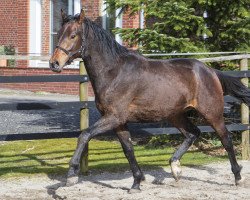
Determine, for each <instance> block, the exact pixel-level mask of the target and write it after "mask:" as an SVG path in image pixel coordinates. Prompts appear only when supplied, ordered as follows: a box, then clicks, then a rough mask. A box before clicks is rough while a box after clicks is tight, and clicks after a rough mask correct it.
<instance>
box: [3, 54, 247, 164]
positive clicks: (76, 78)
mask: <svg viewBox="0 0 250 200" xmlns="http://www.w3.org/2000/svg"><path fill="white" fill-rule="evenodd" d="M164 55H169V54H164ZM175 55H177V54H175ZM187 55H188V54H187ZM249 58H250V54H243V55H231V56H223V57H214V58H202V59H199V60H201V61H203V62H220V61H226V60H240V70H241V71H227V72H225V73H227V74H229V75H232V76H235V77H238V78H242V80H243V82H244V83H245V84H246V85H248V78H249V77H250V71H248V63H247V59H249ZM0 59H17V60H24V59H25V60H34V59H37V60H45V59H48V58H47V57H46V58H44V57H38V56H36V57H34V56H32V57H27V56H2V55H0ZM88 81H89V79H88V76H87V75H86V71H85V69H84V65H83V63H82V62H81V64H80V75H46V76H0V84H1V83H32V82H79V88H80V101H79V102H53V103H46V104H45V103H27V104H26V103H23V102H22V103H16V104H8V103H6V104H5V103H4V104H0V111H2V110H31V109H59V108H62V107H65V106H67V107H69V106H71V107H78V108H79V112H80V121H81V122H80V130H83V129H85V128H87V127H88V117H89V111H88V108H90V107H91V106H95V105H94V102H90V101H87V85H86V83H87V82H88ZM0 87H1V85H0ZM234 101H237V100H236V99H235V98H233V97H229V96H227V97H225V102H234ZM241 116H242V123H240V124H230V125H227V128H228V129H229V130H230V131H242V145H243V150H242V155H243V156H242V157H243V159H244V160H249V159H250V153H249V109H248V107H247V106H245V105H244V104H242V108H241ZM199 128H200V129H201V132H203V133H204V132H214V130H213V129H212V128H211V127H210V126H199ZM143 130H144V131H146V132H148V133H150V134H153V135H159V134H178V133H179V131H178V130H177V129H176V128H174V127H166V128H146V129H143ZM79 133H80V132H79V131H74V130H72V131H70V132H56V133H55V132H53V133H29V134H25V133H23V134H15V133H13V134H4V133H1V135H0V141H11V140H34V139H51V138H70V137H77V136H78V135H79ZM86 162H87V161H86Z"/></svg>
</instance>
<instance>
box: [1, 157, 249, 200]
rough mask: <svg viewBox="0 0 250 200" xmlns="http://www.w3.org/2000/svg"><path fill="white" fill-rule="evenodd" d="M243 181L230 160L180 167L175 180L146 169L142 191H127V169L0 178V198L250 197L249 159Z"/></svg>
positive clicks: (129, 199) (134, 199)
mask: <svg viewBox="0 0 250 200" xmlns="http://www.w3.org/2000/svg"><path fill="white" fill-rule="evenodd" d="M241 164H242V165H243V171H242V175H243V176H244V177H245V178H246V180H245V182H244V185H243V186H241V187H237V186H235V185H234V184H233V183H234V178H233V175H232V173H231V171H230V166H229V163H227V162H226V163H217V164H210V165H205V166H192V167H183V177H182V179H181V180H180V181H179V182H175V181H174V179H173V178H172V176H171V174H170V169H169V168H166V169H158V170H151V171H145V172H144V173H145V176H146V181H144V182H142V184H141V192H140V193H137V194H128V189H129V188H130V187H131V185H132V182H133V178H132V175H131V173H130V172H125V173H107V172H104V173H101V174H90V175H88V176H84V177H83V176H82V177H81V178H80V183H78V184H76V185H74V186H71V187H61V185H62V184H63V182H64V181H65V178H64V177H48V176H46V175H44V176H42V175H39V176H32V177H24V178H18V179H14V178H11V179H0V186H1V190H0V199H1V200H5V199H36V200H38V199H70V200H73V199H88V200H99V199H102V200H123V199H124V200H139V199H140V200H144V199H165V200H170V199H171V200H177V199H180V200H193V199H199V200H201V199H220V200H222V199H227V200H236V199H241V200H242V199H250V189H249V188H250V161H242V162H241Z"/></svg>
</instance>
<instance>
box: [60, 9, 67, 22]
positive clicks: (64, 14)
mask: <svg viewBox="0 0 250 200" xmlns="http://www.w3.org/2000/svg"><path fill="white" fill-rule="evenodd" d="M61 15H62V20H63V22H64V21H65V20H66V19H67V14H66V13H65V12H64V10H63V9H61Z"/></svg>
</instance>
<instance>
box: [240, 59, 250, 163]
mask: <svg viewBox="0 0 250 200" xmlns="http://www.w3.org/2000/svg"><path fill="white" fill-rule="evenodd" d="M240 70H241V71H245V70H248V63H247V58H244V59H242V60H240ZM241 82H242V83H243V84H244V85H245V86H247V87H248V78H242V79H241ZM241 123H242V124H249V108H248V106H247V105H245V104H241ZM249 140H250V138H249V130H246V131H243V132H242V160H250V145H249Z"/></svg>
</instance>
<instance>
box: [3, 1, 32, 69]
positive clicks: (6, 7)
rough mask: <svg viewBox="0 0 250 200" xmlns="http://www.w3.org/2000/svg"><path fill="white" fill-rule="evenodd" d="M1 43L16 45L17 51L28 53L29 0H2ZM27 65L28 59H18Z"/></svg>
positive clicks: (23, 64) (21, 64)
mask: <svg viewBox="0 0 250 200" xmlns="http://www.w3.org/2000/svg"><path fill="white" fill-rule="evenodd" d="M0 16H1V20H0V27H1V28H0V45H5V46H10V45H11V46H14V47H15V50H16V52H17V53H23V54H26V53H27V52H28V44H29V43H28V42H29V22H28V20H29V1H28V0H4V1H3V0H1V1H0ZM17 65H18V66H27V61H18V62H17Z"/></svg>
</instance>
